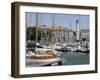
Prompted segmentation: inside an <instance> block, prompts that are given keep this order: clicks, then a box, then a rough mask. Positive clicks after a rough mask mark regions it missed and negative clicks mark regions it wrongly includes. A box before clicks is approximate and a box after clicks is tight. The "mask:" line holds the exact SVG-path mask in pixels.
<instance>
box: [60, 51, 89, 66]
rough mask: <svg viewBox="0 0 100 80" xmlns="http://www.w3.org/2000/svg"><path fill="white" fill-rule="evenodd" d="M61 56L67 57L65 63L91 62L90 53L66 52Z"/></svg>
mask: <svg viewBox="0 0 100 80" xmlns="http://www.w3.org/2000/svg"><path fill="white" fill-rule="evenodd" d="M60 58H64V59H65V62H64V63H63V65H79V64H89V53H80V52H64V53H62V54H61V56H60Z"/></svg>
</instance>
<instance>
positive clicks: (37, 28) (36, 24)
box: [36, 13, 39, 45]
mask: <svg viewBox="0 0 100 80" xmlns="http://www.w3.org/2000/svg"><path fill="white" fill-rule="evenodd" d="M38 17H39V16H38V13H36V45H37V43H38Z"/></svg>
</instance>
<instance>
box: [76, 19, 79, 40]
mask: <svg viewBox="0 0 100 80" xmlns="http://www.w3.org/2000/svg"><path fill="white" fill-rule="evenodd" d="M76 40H77V41H79V21H78V19H77V20H76Z"/></svg>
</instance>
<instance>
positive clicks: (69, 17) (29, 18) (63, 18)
mask: <svg viewBox="0 0 100 80" xmlns="http://www.w3.org/2000/svg"><path fill="white" fill-rule="evenodd" d="M36 14H37V13H35V12H26V15H25V16H26V23H27V26H35V25H36ZM38 15H39V16H38V25H47V26H52V25H55V26H64V27H67V28H68V29H72V30H76V20H78V21H79V24H80V29H89V23H90V22H89V21H90V19H89V17H90V16H89V15H80V14H59V13H38Z"/></svg>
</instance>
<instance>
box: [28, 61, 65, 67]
mask: <svg viewBox="0 0 100 80" xmlns="http://www.w3.org/2000/svg"><path fill="white" fill-rule="evenodd" d="M64 61H65V60H64V59H58V60H55V61H51V62H43V63H33V62H30V63H28V64H27V63H26V67H41V66H52V65H53V64H58V65H62V64H63V62H64Z"/></svg>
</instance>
